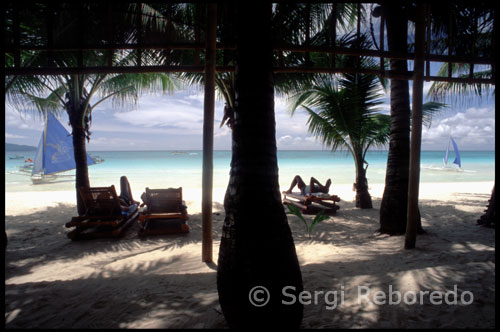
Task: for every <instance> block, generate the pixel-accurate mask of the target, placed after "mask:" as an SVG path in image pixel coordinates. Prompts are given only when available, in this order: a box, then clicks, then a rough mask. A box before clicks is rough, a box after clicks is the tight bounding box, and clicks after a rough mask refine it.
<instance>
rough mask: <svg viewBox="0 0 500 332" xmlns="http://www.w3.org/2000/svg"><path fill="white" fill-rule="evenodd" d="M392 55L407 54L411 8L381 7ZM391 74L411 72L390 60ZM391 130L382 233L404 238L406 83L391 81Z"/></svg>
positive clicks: (405, 4) (407, 127)
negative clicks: (394, 72) (393, 53)
mask: <svg viewBox="0 0 500 332" xmlns="http://www.w3.org/2000/svg"><path fill="white" fill-rule="evenodd" d="M381 7H382V10H381V11H382V15H384V17H385V21H386V27H387V44H388V49H389V51H390V52H395V53H396V52H397V53H402V54H405V53H406V52H407V39H408V19H409V11H410V10H411V4H410V3H408V2H401V3H397V4H390V5H389V4H386V3H382V5H381ZM390 67H391V70H394V71H397V72H402V73H404V72H406V71H408V67H407V61H406V60H398V59H391V60H390ZM390 84H391V86H390V95H391V113H390V114H391V129H390V143H389V151H388V156H387V170H386V176H385V187H384V193H383V196H382V202H381V204H380V228H379V231H380V232H381V233H388V234H404V233H405V230H406V220H407V210H408V181H409V172H410V94H409V84H408V81H407V80H396V79H392V80H391V83H390Z"/></svg>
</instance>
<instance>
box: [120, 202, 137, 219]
mask: <svg viewBox="0 0 500 332" xmlns="http://www.w3.org/2000/svg"><path fill="white" fill-rule="evenodd" d="M136 209H137V203H134V204H132V205H130V206H129V207H128V211H122V215H123V216H127V217H128V216H130V215H131V214H132V213H134V212H135V210H136Z"/></svg>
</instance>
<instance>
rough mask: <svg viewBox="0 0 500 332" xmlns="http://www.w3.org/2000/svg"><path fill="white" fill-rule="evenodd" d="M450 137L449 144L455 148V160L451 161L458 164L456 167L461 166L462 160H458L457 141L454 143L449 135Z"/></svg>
mask: <svg viewBox="0 0 500 332" xmlns="http://www.w3.org/2000/svg"><path fill="white" fill-rule="evenodd" d="M450 139H451V144H453V149H454V150H455V160H453V163H454V164H456V165H458V167H462V161H461V160H460V153H459V152H458V146H457V143H455V141H454V140H453V137H450Z"/></svg>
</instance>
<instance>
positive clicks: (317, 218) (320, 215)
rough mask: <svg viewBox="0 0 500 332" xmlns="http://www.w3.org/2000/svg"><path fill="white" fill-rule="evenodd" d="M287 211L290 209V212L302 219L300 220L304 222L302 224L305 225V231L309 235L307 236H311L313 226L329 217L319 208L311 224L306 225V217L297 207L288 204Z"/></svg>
mask: <svg viewBox="0 0 500 332" xmlns="http://www.w3.org/2000/svg"><path fill="white" fill-rule="evenodd" d="M288 211H290V213H292V214H294V215H296V216H297V217H299V219H300V220H302V222H303V223H304V225H305V227H306V233H307V234H308V235H309V238H311V234H312V231H313V228H314V226H316V225H317V224H319V223H320V222H322V221H323V220H326V219H328V218H329V217H328V216H327V215H326V214H325V211H324V210H321V211H319V212H318V213H317V214H316V216H315V217H314V219H313V221H312V222H311V224H310V225H308V224H307V221H306V219H305V218H304V216H303V215H302V212H300V209H299V208H298V207H296V206H295V205H291V204H290V205H288Z"/></svg>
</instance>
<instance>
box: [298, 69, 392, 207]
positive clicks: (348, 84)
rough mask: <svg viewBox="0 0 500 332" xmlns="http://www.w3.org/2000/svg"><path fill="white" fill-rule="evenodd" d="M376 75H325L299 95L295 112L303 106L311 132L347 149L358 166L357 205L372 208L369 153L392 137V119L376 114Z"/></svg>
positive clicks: (329, 143) (377, 94) (378, 94)
mask: <svg viewBox="0 0 500 332" xmlns="http://www.w3.org/2000/svg"><path fill="white" fill-rule="evenodd" d="M379 92H380V85H379V81H378V78H377V77H376V76H375V75H365V74H344V75H342V77H341V78H340V79H339V80H338V82H337V80H336V79H334V78H333V77H331V76H323V78H322V79H321V80H318V82H317V83H316V85H315V86H314V87H313V88H311V89H309V90H307V91H304V92H303V93H302V94H300V95H299V96H297V97H296V100H295V101H294V103H293V105H292V112H294V111H295V110H296V109H297V108H298V107H303V108H304V109H305V110H306V111H307V113H308V114H309V120H308V125H309V132H311V133H312V134H314V135H315V136H316V137H318V138H319V139H321V140H322V141H323V143H324V144H325V145H326V146H328V147H330V148H331V149H332V151H335V150H337V149H340V148H345V149H347V150H348V151H349V152H350V153H351V155H352V157H353V159H354V165H355V169H356V182H355V187H356V207H360V208H372V200H371V196H370V194H369V192H368V181H367V178H366V169H367V167H368V163H367V162H366V152H367V151H368V149H369V148H370V147H373V146H383V145H384V144H386V143H387V141H388V140H389V125H390V118H389V116H388V115H384V114H381V113H377V111H376V106H377V105H379V104H381V103H382V101H381V99H380V97H381V96H382V95H381V94H380V93H379Z"/></svg>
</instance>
